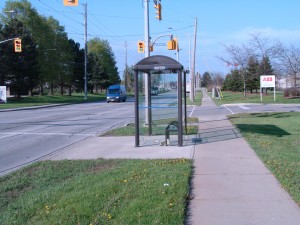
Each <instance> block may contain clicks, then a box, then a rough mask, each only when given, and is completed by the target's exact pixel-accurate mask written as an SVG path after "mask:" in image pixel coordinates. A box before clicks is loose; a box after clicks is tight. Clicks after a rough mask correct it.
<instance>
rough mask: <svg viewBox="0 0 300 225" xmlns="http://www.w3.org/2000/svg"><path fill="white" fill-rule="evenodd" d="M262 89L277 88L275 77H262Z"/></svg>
mask: <svg viewBox="0 0 300 225" xmlns="http://www.w3.org/2000/svg"><path fill="white" fill-rule="evenodd" d="M260 87H261V88H268V87H274V88H275V75H263V76H260Z"/></svg>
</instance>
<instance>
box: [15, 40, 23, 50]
mask: <svg viewBox="0 0 300 225" xmlns="http://www.w3.org/2000/svg"><path fill="white" fill-rule="evenodd" d="M14 46H15V52H22V40H21V39H20V38H16V39H15V40H14Z"/></svg>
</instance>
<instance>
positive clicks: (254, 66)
mask: <svg viewBox="0 0 300 225" xmlns="http://www.w3.org/2000/svg"><path fill="white" fill-rule="evenodd" d="M259 75H260V72H259V63H258V60H257V59H256V58H255V57H254V56H251V57H250V58H249V60H248V66H247V68H246V78H247V80H246V83H247V85H246V87H247V88H248V89H250V92H251V93H252V92H253V90H256V91H257V89H259V87H260V84H259V82H260V80H259V79H260V78H259Z"/></svg>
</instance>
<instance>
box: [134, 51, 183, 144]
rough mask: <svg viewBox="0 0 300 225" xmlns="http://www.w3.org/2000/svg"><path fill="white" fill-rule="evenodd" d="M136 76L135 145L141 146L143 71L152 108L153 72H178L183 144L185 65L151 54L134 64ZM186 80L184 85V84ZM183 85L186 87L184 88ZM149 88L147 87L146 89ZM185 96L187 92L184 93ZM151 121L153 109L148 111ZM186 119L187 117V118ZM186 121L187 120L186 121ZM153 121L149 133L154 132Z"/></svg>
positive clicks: (179, 123) (180, 132)
mask: <svg viewBox="0 0 300 225" xmlns="http://www.w3.org/2000/svg"><path fill="white" fill-rule="evenodd" d="M134 71H135V76H134V95H135V104H134V108H135V147H139V146H140V130H139V129H140V128H139V91H138V79H139V78H138V74H139V72H142V73H144V74H147V76H148V93H147V95H145V96H146V97H147V98H148V108H149V109H151V93H150V89H151V72H152V73H153V72H155V73H170V74H171V73H172V74H174V73H177V75H178V85H177V95H178V96H177V97H178V146H179V147H181V146H183V123H182V121H183V109H182V103H183V101H182V97H183V91H184V93H185V83H186V76H185V71H183V66H182V65H181V64H180V63H179V62H178V61H176V60H174V59H172V58H170V57H167V56H162V55H154V56H149V57H147V58H144V59H142V60H141V61H139V62H138V63H137V64H136V65H135V66H134ZM182 73H184V76H183V77H184V78H183V79H182ZM183 82H184V86H183ZM182 86H183V87H184V88H182ZM146 90H147V89H146ZM184 97H185V94H184ZM184 103H185V110H184V111H185V117H186V101H184ZM147 114H148V118H149V121H151V110H148V112H147ZM185 121H186V119H185ZM185 123H186V122H185ZM151 129H152V128H151V123H150V124H149V129H148V134H149V136H150V135H151V134H152V131H151Z"/></svg>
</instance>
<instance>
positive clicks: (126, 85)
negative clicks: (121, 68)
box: [124, 41, 128, 91]
mask: <svg viewBox="0 0 300 225" xmlns="http://www.w3.org/2000/svg"><path fill="white" fill-rule="evenodd" d="M127 46H128V45H127V42H126V41H125V76H124V84H125V88H126V89H127V87H128V70H127V67H128V65H127ZM127 91H128V90H127Z"/></svg>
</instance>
